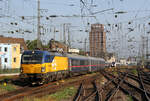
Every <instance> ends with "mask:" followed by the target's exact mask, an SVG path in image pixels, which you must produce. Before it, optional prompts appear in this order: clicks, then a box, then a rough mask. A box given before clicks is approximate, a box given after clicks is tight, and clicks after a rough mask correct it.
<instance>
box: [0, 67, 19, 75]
mask: <svg viewBox="0 0 150 101" xmlns="http://www.w3.org/2000/svg"><path fill="white" fill-rule="evenodd" d="M19 72H20V69H19V68H15V69H0V74H7V73H19Z"/></svg>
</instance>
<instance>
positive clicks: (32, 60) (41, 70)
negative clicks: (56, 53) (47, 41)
mask: <svg viewBox="0 0 150 101" xmlns="http://www.w3.org/2000/svg"><path fill="white" fill-rule="evenodd" d="M45 56H49V52H47V51H25V52H24V53H23V54H22V58H21V70H20V71H21V75H20V77H21V78H25V79H26V80H27V81H29V82H34V81H42V79H43V78H44V77H45V74H46V73H47V72H48V69H47V68H50V66H51V63H50V62H45Z"/></svg>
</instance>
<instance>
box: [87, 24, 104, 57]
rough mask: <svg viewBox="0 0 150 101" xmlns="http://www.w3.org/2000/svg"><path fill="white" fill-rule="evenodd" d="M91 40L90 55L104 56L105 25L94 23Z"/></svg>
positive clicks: (90, 35) (90, 34)
mask: <svg viewBox="0 0 150 101" xmlns="http://www.w3.org/2000/svg"><path fill="white" fill-rule="evenodd" d="M89 40H90V56H93V57H102V58H104V57H105V53H106V33H105V32H104V25H102V24H92V25H91V32H90V33H89Z"/></svg>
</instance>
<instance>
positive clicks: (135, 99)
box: [104, 72, 139, 101]
mask: <svg viewBox="0 0 150 101" xmlns="http://www.w3.org/2000/svg"><path fill="white" fill-rule="evenodd" d="M106 73H107V72H106ZM106 73H105V74H104V77H106V78H107V79H108V80H110V78H109V77H108V76H107V75H106ZM107 74H108V75H110V74H109V73H107ZM110 76H112V77H113V78H114V77H116V76H114V75H110ZM117 79H119V77H117ZM124 81H125V80H124ZM124 81H123V82H124ZM113 84H114V85H118V84H117V83H116V82H115V81H113ZM119 89H120V90H121V91H123V92H124V93H125V94H128V95H130V96H131V97H132V99H133V100H134V101H139V100H138V99H137V98H136V97H135V96H134V95H133V94H132V93H131V92H129V91H128V90H126V89H125V88H123V87H121V86H119Z"/></svg>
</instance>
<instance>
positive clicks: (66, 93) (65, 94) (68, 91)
mask: <svg viewBox="0 0 150 101" xmlns="http://www.w3.org/2000/svg"><path fill="white" fill-rule="evenodd" d="M76 92H77V89H76V88H74V87H68V88H65V89H64V90H63V91H60V92H56V93H55V94H52V95H50V97H51V98H52V99H56V101H60V100H61V99H68V98H70V97H71V96H74V95H75V94H76Z"/></svg>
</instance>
